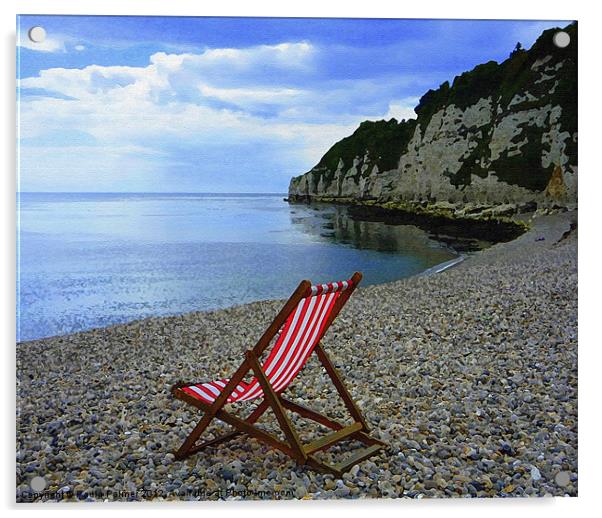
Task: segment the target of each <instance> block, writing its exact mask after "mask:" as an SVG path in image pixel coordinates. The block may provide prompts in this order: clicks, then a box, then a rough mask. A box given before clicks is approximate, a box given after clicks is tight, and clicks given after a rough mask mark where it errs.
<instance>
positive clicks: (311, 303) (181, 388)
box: [172, 272, 387, 477]
mask: <svg viewBox="0 0 602 518" xmlns="http://www.w3.org/2000/svg"><path fill="white" fill-rule="evenodd" d="M361 279H362V274H361V273H359V272H356V273H355V274H354V275H353V276H352V277H351V279H349V280H347V281H343V282H335V283H330V284H320V285H315V286H312V285H311V283H310V282H309V281H302V282H301V283H300V284H299V286H298V287H297V289H296V290H295V292H294V293H293V294H292V296H291V298H290V299H289V300H288V301H287V302H286V304H285V305H284V307H283V308H282V310H281V311H280V313H278V315H277V316H276V318H275V319H274V321H273V322H272V324H271V325H270V326H269V327H268V329H267V331H266V332H265V333H264V334H263V336H262V337H261V338H260V339H259V341H258V342H257V344H256V345H255V347H253V348H252V349H250V350H248V351H247V352H246V354H245V359H244V361H243V362H242V365H241V366H240V367H239V368H238V370H237V371H236V372H235V373H234V374H233V375H232V377H231V378H226V379H221V380H217V381H211V382H206V383H177V384H176V385H174V386H173V387H172V394H173V395H174V396H175V397H176V398H178V399H181V400H183V401H185V402H186V403H189V404H190V405H192V406H194V407H196V408H198V409H199V410H201V411H202V412H204V416H203V417H202V419H201V420H200V421H199V423H198V424H197V425H196V426H195V427H194V429H193V430H192V432H191V433H190V435H189V436H188V438H187V439H186V440H185V441H184V443H183V444H182V446H181V447H180V448H179V450H177V452H176V453H175V456H176V459H178V460H181V459H184V458H186V457H188V456H190V455H192V454H194V453H197V452H199V451H200V450H202V449H204V448H206V447H208V446H214V445H217V444H220V443H222V442H224V441H227V440H229V439H232V438H234V437H236V436H238V435H239V434H241V433H246V434H248V435H249V436H251V437H254V438H255V439H258V440H259V441H261V442H263V443H265V444H267V445H269V446H272V447H274V448H277V449H279V450H280V451H282V452H284V453H286V454H287V455H289V456H290V457H292V458H293V459H294V460H295V461H296V462H297V463H298V464H300V465H306V466H308V467H310V468H312V469H315V470H317V471H320V472H323V473H330V474H333V475H335V476H337V477H340V476H342V474H343V473H344V472H345V471H347V470H348V469H349V468H351V467H352V466H353V465H355V464H357V463H359V462H361V461H363V460H365V459H367V458H369V457H371V456H373V455H375V454H376V453H377V452H378V451H379V450H381V449H382V448H384V447H386V446H387V445H386V444H385V443H383V442H382V441H379V440H377V439H375V438H373V437H371V436H370V435H368V434H369V428H368V424H367V423H366V421H365V419H364V417H363V416H362V414H361V412H360V410H359V409H358V407H357V405H356V404H355V402H354V401H353V399H352V398H351V395H350V394H349V391H348V390H347V388H346V387H345V385H344V384H343V381H342V380H341V377H340V376H339V373H338V372H337V370H336V368H335V366H334V365H333V363H332V361H331V360H330V358H329V357H328V355H327V354H326V351H325V350H324V347H323V346H322V345H321V343H320V341H321V339H322V337H323V336H324V333H326V331H327V329H328V327H329V326H330V325H331V324H332V322H333V320H334V319H335V318H336V316H337V315H338V314H339V312H340V311H341V309H342V308H343V306H344V305H345V303H346V302H347V301H348V300H349V297H350V296H351V294H352V293H353V291H354V290H355V288H356V287H357V285H358V284H359V282H360V281H361ZM273 339H275V343H274V346H273V347H272V349H271V351H270V352H269V354H268V355H267V358H266V360H265V362H263V365H262V364H260V357H261V355H262V353H264V351H266V349H267V348H268V346H269V345H270V343H271V342H272V340H273ZM314 351H315V352H316V354H317V356H318V358H319V360H320V362H321V364H322V366H323V367H324V369H325V371H326V373H327V374H328V376H330V378H331V380H332V382H333V384H334V387H335V388H336V390H337V392H338V393H339V395H340V397H341V399H342V400H343V402H344V404H345V406H346V408H347V411H348V412H349V413H350V414H351V417H352V418H353V423H352V424H350V425H347V426H344V425H343V424H341V423H339V422H337V421H334V420H332V419H331V418H329V417H327V416H325V415H323V414H320V413H318V412H317V411H315V410H312V409H310V408H307V407H305V406H302V405H300V404H297V403H295V402H293V401H290V400H288V399H286V398H285V397H284V396H283V395H282V394H283V392H284V391H285V389H286V388H287V387H288V386H289V385H290V383H291V382H292V381H293V380H294V379H295V377H296V376H297V374H298V373H299V371H300V370H301V369H302V368H303V366H304V365H305V363H306V362H307V360H308V358H309V356H310V355H311V354H312V353H313V352H314ZM249 372H252V373H253V374H254V377H253V378H252V379H251V380H250V381H249V382H245V381H244V380H243V378H245V376H247V374H249ZM257 398H262V401H261V402H260V404H259V405H258V406H257V407H256V408H255V410H253V411H252V412H251V414H250V415H249V416H248V417H247V418H246V419H241V418H240V417H238V416H236V415H233V414H232V413H230V412H227V411H226V410H225V409H224V407H225V405H226V404H230V403H232V404H242V403H243V402H248V401H251V400H254V399H257ZM268 408H271V409H272V411H273V412H274V414H275V416H276V419H277V421H278V424H279V425H280V427H281V429H282V431H283V432H284V436H285V437H286V440H287V443H285V442H283V441H281V440H280V439H279V438H277V437H276V436H274V435H273V434H271V433H268V432H267V431H264V430H262V429H260V428H258V427H257V426H255V422H256V421H257V420H258V419H259V418H260V417H261V415H262V414H263V413H264V412H265V411H266V410H267V409H268ZM287 411H292V412H296V413H297V414H299V415H301V416H302V417H305V418H309V419H311V420H313V421H315V422H317V423H319V424H321V425H323V426H325V427H327V428H330V429H331V430H333V432H332V433H330V434H328V435H326V436H324V437H322V438H320V439H317V440H315V441H313V442H310V443H309V444H302V442H301V440H300V439H299V435H298V433H297V431H296V430H295V429H294V428H293V426H292V424H291V421H290V420H289V417H288V416H287ZM214 418H217V419H219V420H221V421H223V422H225V423H227V424H229V425H231V426H233V427H234V430H233V431H232V432H230V433H227V434H225V435H222V436H219V437H216V438H214V439H211V440H208V441H205V442H203V443H201V444H197V441H198V439H199V437H200V436H201V434H202V433H203V432H204V431H205V429H206V428H207V426H208V425H209V423H210V422H211V421H212V420H213V419H214ZM343 439H355V440H358V441H360V442H361V443H362V444H363V445H364V446H365V447H364V448H360V449H359V450H357V451H356V452H355V453H353V454H352V455H351V456H350V457H349V458H348V459H346V460H344V461H343V462H341V463H339V464H336V465H331V464H327V463H325V462H321V461H320V460H318V458H317V457H316V456H315V455H314V454H315V453H316V452H318V451H322V450H326V449H328V448H330V447H331V446H333V445H334V444H336V443H338V442H339V441H341V440H343Z"/></svg>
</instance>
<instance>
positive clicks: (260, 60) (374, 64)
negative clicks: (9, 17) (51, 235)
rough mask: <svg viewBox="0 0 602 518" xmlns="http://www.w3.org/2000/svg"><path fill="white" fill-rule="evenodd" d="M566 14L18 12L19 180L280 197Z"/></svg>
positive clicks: (46, 187) (22, 183) (30, 185)
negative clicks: (335, 154)
mask: <svg viewBox="0 0 602 518" xmlns="http://www.w3.org/2000/svg"><path fill="white" fill-rule="evenodd" d="M567 23H569V21H554V20H543V21H537V20H445V19H430V20H429V19H412V20H409V19H393V18H388V19H378V18H377V19H374V18H365V19H361V18H236V17H223V18H220V17H161V16H158V17H145V16H86V15H84V16H63V15H51V16H49V15H20V16H18V18H17V24H18V31H17V32H18V34H17V100H18V123H19V124H18V133H17V138H18V146H19V178H18V185H19V187H20V189H21V192H89V193H92V192H99V193H100V192H107V193H108V192H128V193H135V192H139V193H149V192H172V193H178V192H187V193H199V192H206V193H208V192H214V189H217V192H222V193H226V192H228V193H236V192H240V193H243V192H245V193H255V192H257V193H268V192H274V193H280V192H286V191H287V188H288V183H289V181H290V178H291V177H293V176H298V175H300V174H303V173H305V172H307V171H309V170H310V169H311V168H312V167H313V166H314V165H316V164H317V163H318V162H319V160H320V158H321V157H322V156H323V155H324V154H325V153H326V151H328V149H329V148H330V147H331V146H332V145H333V144H334V143H335V142H337V141H339V140H341V139H342V138H344V137H347V136H349V135H350V134H351V133H353V131H355V129H357V127H358V126H359V124H360V122H362V121H365V120H383V119H384V120H389V119H391V118H395V119H397V120H402V119H411V118H415V117H416V114H415V112H414V108H415V107H416V105H417V104H418V102H419V99H420V98H421V97H422V96H423V95H424V94H425V93H426V92H427V91H428V90H429V89H436V88H438V87H439V85H440V84H442V83H443V82H445V81H452V80H453V78H454V77H456V76H457V75H459V74H461V73H463V72H465V71H468V70H471V69H473V68H474V67H475V66H477V65H479V64H481V63H485V62H488V61H491V60H495V61H498V62H501V61H503V60H505V59H506V58H508V56H509V54H510V53H511V52H512V51H513V49H514V48H515V46H516V44H517V42H520V43H521V44H522V46H523V47H524V48H529V47H531V46H532V44H533V43H534V42H535V40H536V39H537V37H538V36H539V35H540V34H541V33H542V32H543V30H545V29H549V28H551V27H564V26H565V25H567ZM34 26H42V27H44V28H45V30H46V33H47V37H46V39H45V40H44V41H43V42H41V43H34V42H32V41H30V40H29V38H28V31H29V29H30V28H31V27H34ZM115 186H121V187H123V188H124V189H126V190H125V191H115V190H114V188H115Z"/></svg>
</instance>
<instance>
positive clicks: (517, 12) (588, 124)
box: [0, 0, 602, 518]
mask: <svg viewBox="0 0 602 518" xmlns="http://www.w3.org/2000/svg"><path fill="white" fill-rule="evenodd" d="M594 5H595V3H594V2H587V3H586V2H582V3H578V2H575V1H573V2H567V1H556V0H546V1H531V2H528V1H525V0H504V1H503V2H499V3H493V2H483V1H478V2H477V1H469V0H453V1H452V2H450V1H445V2H432V1H431V2H407V3H406V2H404V3H402V2H393V1H390V0H389V1H385V0H371V1H370V2H362V3H361V4H359V3H358V4H352V3H351V2H350V1H349V0H345V1H343V0H337V1H330V2H325V1H324V0H321V1H319V0H305V1H303V2H294V4H293V3H289V2H282V1H280V2H276V1H267V0H253V1H251V2H249V1H247V2H244V1H242V0H240V1H221V2H211V3H201V2H193V1H186V0H167V1H166V0H86V1H79V2H73V1H68V0H53V1H48V0H21V1H16V0H4V1H3V2H2V3H1V5H0V9H1V14H2V16H1V23H2V36H3V38H2V42H3V47H4V48H3V54H2V57H3V59H2V69H3V71H4V81H2V90H3V92H2V93H3V95H2V100H3V103H4V106H3V110H2V114H3V124H2V130H1V131H2V139H0V141H1V142H2V154H1V155H0V156H2V159H3V162H4V164H3V165H4V167H3V173H4V174H3V177H2V180H3V185H2V195H3V202H4V203H3V204H2V208H3V212H4V215H3V216H4V217H3V218H2V225H1V227H0V228H1V238H2V243H3V244H4V247H3V253H2V272H3V277H4V278H3V281H4V282H3V283H2V287H3V289H2V295H3V296H2V299H1V300H2V302H1V304H2V312H1V314H2V331H3V337H4V339H3V340H2V348H3V349H2V350H3V353H4V355H5V356H4V359H5V362H4V365H5V372H4V383H3V387H4V389H5V402H6V403H7V404H6V408H7V409H8V410H7V414H6V415H5V423H6V424H5V426H4V427H3V429H2V438H3V441H2V445H3V446H4V447H3V448H2V461H3V468H4V469H2V471H1V473H2V477H1V479H0V490H1V491H2V495H3V497H4V498H3V501H4V503H5V507H8V508H9V509H10V510H11V511H14V510H15V508H18V509H22V510H23V509H24V510H26V512H28V513H29V512H31V513H38V512H39V511H42V510H44V511H49V510H50V511H51V512H63V511H65V510H76V511H82V510H84V509H86V510H89V511H92V512H103V513H104V512H105V511H107V510H109V509H110V510H112V511H117V512H121V513H125V512H128V513H130V512H132V511H135V512H140V511H142V512H144V513H145V514H156V513H159V512H165V511H166V510H167V511H169V512H171V513H174V514H175V513H187V514H188V513H191V512H192V513H218V512H219V513H220V514H221V513H224V512H225V513H226V514H232V515H234V514H236V515H238V514H242V513H244V514H245V515H247V514H248V513H250V514H251V515H253V514H256V515H262V516H263V515H265V514H268V515H272V514H274V515H275V514H276V513H278V514H282V513H283V512H286V513H287V514H288V513H293V514H298V515H301V514H302V513H303V514H305V513H308V512H315V511H325V512H329V511H330V512H342V513H346V514H349V515H351V516H356V515H359V514H360V513H361V514H365V513H367V512H378V513H383V512H384V513H386V514H389V513H390V514H399V513H404V514H411V515H412V516H415V515H417V516H424V515H425V514H427V515H431V514H441V513H446V514H447V513H451V514H456V513H458V514H460V513H461V514H462V516H466V517H468V516H479V517H481V516H482V515H483V514H487V515H489V516H492V517H494V516H503V517H505V518H507V516H508V514H515V513H518V514H520V515H522V514H527V513H528V514H529V515H530V516H532V515H538V514H544V513H545V514H546V516H562V517H566V516H567V514H568V513H573V512H575V511H577V512H579V513H587V512H588V510H589V511H591V510H593V509H594V508H595V504H596V501H595V498H596V496H597V493H598V492H599V488H598V486H599V482H600V479H599V472H600V471H599V468H600V462H601V459H600V451H602V444H601V442H600V441H601V440H600V439H599V431H600V419H599V417H598V416H597V414H598V408H599V401H598V399H599V398H598V394H599V393H600V387H599V385H598V384H597V383H596V382H597V380H598V379H599V377H600V375H599V373H598V371H599V369H600V367H599V366H600V365H601V362H600V361H599V360H600V352H599V351H600V348H601V344H600V339H599V338H598V336H599V333H600V327H599V326H597V325H596V323H597V322H596V320H597V319H599V317H598V313H599V306H600V304H599V302H598V300H599V297H600V295H599V288H600V283H599V275H598V274H597V271H599V269H600V267H599V263H600V251H599V248H600V247H598V246H597V245H598V242H599V241H600V232H599V231H598V232H596V231H597V230H598V228H599V222H598V220H599V219H601V218H600V216H599V215H598V214H597V212H598V210H599V209H598V207H597V204H596V202H597V199H598V198H599V197H600V196H601V195H602V188H601V187H602V185H601V181H600V178H601V175H602V171H600V162H601V160H600V156H599V153H596V151H598V149H599V148H600V142H599V141H600V137H599V134H600V131H599V126H600V119H599V117H598V118H596V115H598V114H599V112H600V109H599V107H600V97H601V95H600V93H599V89H600V87H601V86H602V81H601V80H600V74H599V70H600V68H601V66H600V62H599V61H600V60H599V49H600V48H601V47H600V41H599V38H600V27H601V26H602V23H601V22H600V19H599V17H598V16H596V14H597V13H596V11H595V9H594V7H593V6H594ZM17 13H20V14H40V13H43V14H121V15H124V14H130V15H142V14H144V15H164V16H166V15H172V16H173V15H188V16H191V15H196V16H200V15H205V16H218V15H222V16H224V15H225V16H234V15H238V16H314V17H320V16H324V17H370V18H379V17H383V18H385V17H396V18H446V17H449V18H468V19H475V18H478V19H556V20H571V19H577V20H579V47H580V56H579V64H580V71H579V82H580V88H579V169H580V180H579V181H580V192H579V198H580V200H579V201H580V206H581V210H580V217H579V222H580V225H579V234H580V236H579V243H580V244H579V256H580V260H579V274H580V283H579V284H580V286H579V288H580V308H579V309H580V313H579V324H580V325H579V338H580V343H579V360H580V361H579V367H580V369H579V380H580V384H579V385H580V390H579V428H580V433H579V461H580V462H579V495H580V496H579V498H577V499H575V498H573V499H568V498H566V499H561V498H556V499H531V500H526V499H507V500H505V501H499V500H495V501H472V500H471V501H463V500H440V501H420V502H413V501H407V500H402V501H384V500H381V501H366V502H360V501H354V502H349V501H345V502H343V501H336V502H335V501H331V502H324V503H322V502H301V503H293V502H289V503H280V504H262V503H252V502H242V503H229V504H203V505H191V504H179V505H176V504H174V505H170V506H169V507H168V506H166V505H165V504H163V505H153V504H141V505H140V504H131V505H128V504H105V505H82V504H74V505H56V506H53V505H52V504H50V505H43V506H40V505H36V506H34V505H32V506H30V505H20V506H16V505H15V504H14V503H13V502H14V495H15V486H14V451H15V450H14V432H15V428H14V424H13V423H14V410H15V400H14V395H15V389H14V373H15V359H14V331H15V291H14V282H15V243H14V239H15V197H14V192H15V173H14V172H15V144H14V143H15V140H14V139H15V129H14V128H15V93H14V78H15V65H14V55H15V15H16V14H17ZM594 153H595V158H594Z"/></svg>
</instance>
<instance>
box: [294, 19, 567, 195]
mask: <svg viewBox="0 0 602 518" xmlns="http://www.w3.org/2000/svg"><path fill="white" fill-rule="evenodd" d="M563 30H565V31H566V32H568V33H569V35H570V37H571V43H570V45H569V46H568V47H566V48H564V49H561V48H558V47H556V46H555V45H554V43H553V36H554V34H555V33H556V32H557V31H558V29H557V28H554V29H549V30H546V31H544V32H543V33H542V35H541V36H540V37H539V38H538V39H537V41H536V42H535V43H534V44H533V46H532V47H531V48H530V49H529V50H524V49H522V48H521V47H520V45H517V47H516V49H515V50H514V51H513V52H512V53H511V54H510V56H509V58H508V59H506V60H505V61H503V62H502V63H497V62H495V61H489V62H487V63H484V64H481V65H478V66H476V67H475V68H474V69H472V70H471V71H468V72H464V73H463V74H460V75H459V76H457V77H456V78H455V79H454V80H453V82H452V84H451V85H450V83H449V82H448V81H446V82H444V83H443V84H442V85H441V86H440V87H439V88H437V89H436V90H429V91H428V92H426V94H424V95H423V96H422V98H421V99H420V102H419V103H418V105H417V106H416V108H415V112H416V114H417V119H416V120H407V121H401V122H398V121H397V120H395V119H391V120H389V121H384V120H381V121H376V122H371V121H365V122H362V123H361V124H360V126H359V128H358V129H357V130H356V131H355V132H354V133H353V134H352V135H350V136H349V137H346V138H344V139H342V140H341V141H339V142H337V143H336V144H334V145H333V146H332V147H331V148H330V149H329V150H328V151H327V153H326V154H325V155H324V156H323V157H322V159H321V160H320V162H319V163H318V164H317V165H316V166H315V167H314V168H313V169H312V171H310V173H309V174H311V175H312V176H313V177H314V178H313V180H314V184H315V185H317V184H318V180H319V179H322V185H324V187H328V186H329V185H330V184H331V182H332V179H333V177H334V173H335V171H336V170H337V167H338V166H339V162H340V161H342V162H343V170H344V171H347V170H349V169H350V168H351V167H352V166H353V161H354V159H355V158H359V159H360V161H361V163H360V166H361V165H368V166H369V168H368V169H367V172H366V174H369V172H370V171H371V170H372V166H374V165H376V166H378V171H379V172H382V171H387V170H391V169H395V168H396V167H397V166H398V164H399V160H400V158H401V156H402V155H403V154H404V153H406V152H407V146H408V143H409V142H410V140H411V139H412V137H413V135H414V133H415V131H416V128H417V127H418V128H419V130H420V131H421V132H422V133H424V130H425V129H426V128H427V126H428V125H429V122H430V121H431V119H432V117H433V115H434V114H435V113H437V112H438V111H440V110H442V109H445V108H446V107H447V106H450V105H455V106H456V107H457V108H459V109H461V110H465V109H466V108H468V107H469V106H472V105H474V104H476V103H477V102H478V101H479V100H480V99H487V98H490V99H491V102H492V103H493V110H494V111H493V119H492V120H491V122H489V123H487V124H485V125H483V126H481V127H479V128H475V127H473V128H466V127H460V128H459V129H458V134H459V136H462V134H463V133H464V134H465V133H466V132H473V131H474V132H476V131H477V130H478V131H480V132H481V135H482V137H481V138H480V140H479V142H478V143H477V146H476V147H474V148H473V149H472V150H471V152H470V155H469V156H467V157H464V159H463V162H462V165H461V167H460V169H459V170H458V171H456V172H455V173H453V174H452V173H448V172H446V171H443V172H442V174H444V175H446V176H448V178H449V179H450V182H451V183H452V185H455V186H456V187H458V188H459V189H461V188H463V187H464V186H467V185H470V184H471V182H472V178H473V177H474V176H479V177H482V178H484V177H487V175H488V174H489V172H490V171H493V172H494V174H495V175H496V176H497V177H498V178H499V179H500V180H501V181H503V182H505V183H508V184H511V185H518V186H521V187H524V188H526V189H529V190H532V191H542V190H543V189H545V187H546V185H547V183H548V181H549V179H550V177H551V174H552V170H553V169H554V165H553V164H551V165H549V166H548V167H543V166H542V163H541V157H542V153H543V152H544V151H549V149H550V148H549V144H547V143H545V142H543V141H542V135H543V133H544V127H550V126H551V125H552V121H550V120H546V121H543V126H542V125H541V124H540V125H527V124H525V125H524V126H523V132H522V134H521V136H520V139H521V142H523V143H521V146H520V153H519V154H516V153H512V154H511V155H510V156H508V152H507V151H503V152H502V153H501V154H500V156H499V157H498V158H497V159H496V160H494V161H491V148H490V143H491V138H492V134H493V130H494V128H495V126H496V124H497V122H498V121H499V120H500V118H501V117H504V116H508V114H511V113H513V112H519V111H526V110H530V109H539V108H543V107H545V106H547V105H551V106H560V107H561V108H562V111H561V115H560V120H559V121H557V122H558V123H559V125H560V132H562V133H564V132H568V134H570V135H571V136H574V135H576V132H577V24H576V23H572V24H570V25H568V26H567V27H565V28H564V29H563ZM542 74H544V75H546V76H549V77H550V79H549V80H542V79H541V78H542ZM552 79H553V80H552ZM527 93H528V95H527ZM548 117H549V116H548ZM565 142H566V144H565V145H566V148H565V154H566V156H567V157H568V165H572V166H576V165H577V144H576V140H575V139H574V138H572V137H571V138H569V139H567V140H566V141H565ZM359 174H360V173H359V172H358V173H356V175H355V176H356V179H357V177H358V176H359ZM297 178H298V177H297Z"/></svg>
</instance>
